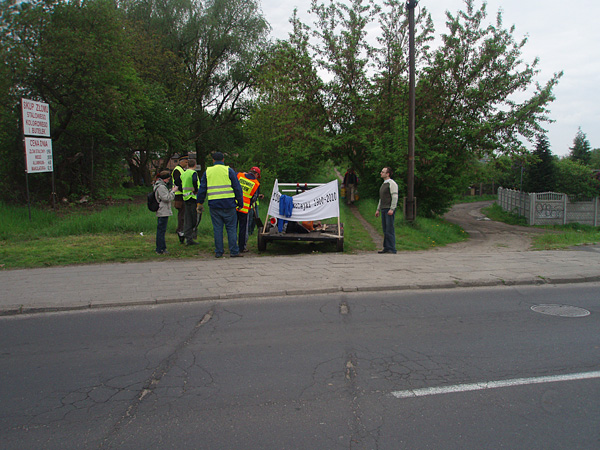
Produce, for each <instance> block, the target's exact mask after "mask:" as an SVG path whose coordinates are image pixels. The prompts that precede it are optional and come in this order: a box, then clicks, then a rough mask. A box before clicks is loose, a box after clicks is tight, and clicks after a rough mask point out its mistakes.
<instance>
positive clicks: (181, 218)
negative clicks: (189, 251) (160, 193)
mask: <svg viewBox="0 0 600 450" xmlns="http://www.w3.org/2000/svg"><path fill="white" fill-rule="evenodd" d="M173 206H174V207H175V209H176V210H177V228H176V229H175V231H176V232H177V234H178V235H179V236H181V237H183V227H184V222H185V205H184V201H183V196H181V195H176V196H175V201H174V202H173Z"/></svg>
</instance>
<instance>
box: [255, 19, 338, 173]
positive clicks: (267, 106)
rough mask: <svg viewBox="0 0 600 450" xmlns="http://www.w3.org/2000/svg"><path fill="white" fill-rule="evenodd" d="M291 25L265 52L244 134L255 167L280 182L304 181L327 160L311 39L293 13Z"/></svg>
mask: <svg viewBox="0 0 600 450" xmlns="http://www.w3.org/2000/svg"><path fill="white" fill-rule="evenodd" d="M291 23H292V28H293V31H292V32H291V33H290V36H289V39H288V40H287V41H280V42H277V43H276V44H275V45H273V46H272V47H271V48H269V49H267V50H266V52H265V53H266V54H265V58H264V61H263V64H262V65H261V67H260V68H259V69H258V71H257V72H258V76H257V79H258V81H257V86H256V87H257V93H258V98H257V101H256V104H255V106H254V109H253V111H252V114H251V117H250V118H249V120H247V121H245V123H244V130H245V132H246V135H247V137H248V139H249V148H250V149H251V152H250V155H249V157H250V158H253V161H254V162H255V163H260V164H261V165H262V166H263V167H268V168H270V169H271V170H272V171H274V172H275V173H277V176H278V177H279V178H280V179H281V180H286V181H306V180H310V175H311V174H313V173H315V171H317V169H318V167H319V166H320V165H322V163H323V161H324V160H326V159H327V158H328V157H329V156H330V154H329V152H327V151H324V148H327V146H328V142H327V139H326V136H325V129H326V127H327V125H328V123H327V120H326V117H327V116H326V114H325V106H324V99H323V82H322V81H321V79H320V78H319V76H318V75H317V71H316V68H315V65H314V61H313V59H312V58H311V57H310V55H309V51H308V41H309V38H308V36H307V34H306V32H305V31H306V30H305V28H304V26H303V24H302V23H301V22H300V21H299V20H298V18H297V15H296V13H294V16H293V17H292V19H291ZM250 162H251V161H250V160H248V164H249V163H250Z"/></svg>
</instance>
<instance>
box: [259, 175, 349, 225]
mask: <svg viewBox="0 0 600 450" xmlns="http://www.w3.org/2000/svg"><path fill="white" fill-rule="evenodd" d="M281 197H282V194H281V193H280V192H279V183H278V181H277V180H275V185H274V186H273V194H272V195H271V203H270V204H269V215H270V216H272V217H277V218H279V219H284V220H291V221H295V222H303V221H310V220H323V219H329V218H331V217H338V216H339V215H340V205H339V196H338V182H337V180H334V181H331V182H330V183H327V184H325V185H323V186H319V187H316V188H314V189H310V190H308V191H305V192H302V193H300V194H296V195H294V196H292V197H291V199H292V200H291V201H292V203H293V208H292V215H291V217H287V216H283V215H281V214H279V203H280V200H281Z"/></svg>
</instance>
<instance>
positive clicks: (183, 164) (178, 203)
mask: <svg viewBox="0 0 600 450" xmlns="http://www.w3.org/2000/svg"><path fill="white" fill-rule="evenodd" d="M187 166H188V157H187V155H184V156H181V157H180V158H179V161H178V164H177V166H175V168H174V169H173V172H172V173H171V178H172V180H173V185H175V186H177V187H178V188H179V190H178V191H177V192H175V200H174V201H173V206H174V207H175V209H176V210H177V229H176V230H175V231H176V232H177V236H179V242H181V243H182V244H183V242H184V241H185V237H184V236H183V226H184V220H185V219H184V217H185V209H184V208H185V205H184V203H183V185H182V184H181V176H182V175H183V173H184V172H185V169H187Z"/></svg>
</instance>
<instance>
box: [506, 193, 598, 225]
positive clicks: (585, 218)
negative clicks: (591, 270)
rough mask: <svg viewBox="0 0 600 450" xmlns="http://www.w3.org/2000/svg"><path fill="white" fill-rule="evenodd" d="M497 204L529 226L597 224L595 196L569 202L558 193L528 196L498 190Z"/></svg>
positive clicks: (565, 195) (527, 194)
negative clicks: (523, 219)
mask: <svg viewBox="0 0 600 450" xmlns="http://www.w3.org/2000/svg"><path fill="white" fill-rule="evenodd" d="M498 204H499V205H500V206H501V207H502V209H503V210H504V211H510V212H512V213H515V214H518V215H520V216H523V217H525V219H526V220H527V223H528V224H529V225H566V224H568V223H580V224H583V225H592V226H594V227H597V226H598V224H599V223H600V217H598V216H599V213H600V211H599V207H600V200H599V198H598V197H595V198H593V199H588V200H582V201H574V202H572V201H570V200H569V196H568V195H567V194H561V193H557V192H540V193H531V194H530V193H527V192H519V191H515V190H513V189H504V188H498Z"/></svg>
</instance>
